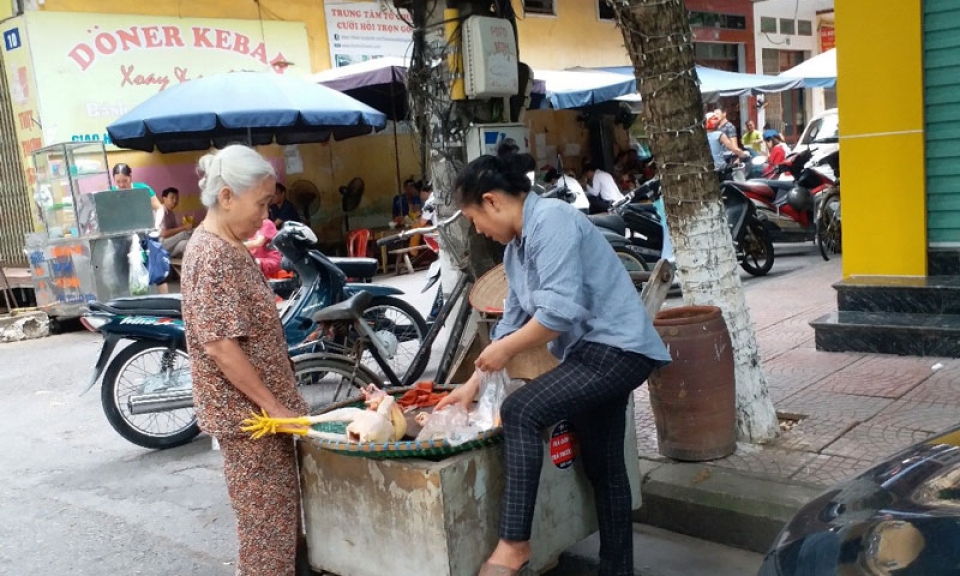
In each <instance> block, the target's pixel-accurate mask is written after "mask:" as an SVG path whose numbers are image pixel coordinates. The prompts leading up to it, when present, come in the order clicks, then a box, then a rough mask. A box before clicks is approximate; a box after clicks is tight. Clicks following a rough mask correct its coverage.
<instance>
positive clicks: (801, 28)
mask: <svg viewBox="0 0 960 576" xmlns="http://www.w3.org/2000/svg"><path fill="white" fill-rule="evenodd" d="M797 34H799V35H800V36H813V22H811V21H810V20H797Z"/></svg>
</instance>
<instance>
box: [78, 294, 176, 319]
mask: <svg viewBox="0 0 960 576" xmlns="http://www.w3.org/2000/svg"><path fill="white" fill-rule="evenodd" d="M181 303H182V300H181V299H180V295H179V294H169V295H163V296H130V297H128V298H115V299H113V300H110V301H109V302H91V303H90V304H89V308H90V309H91V310H93V311H94V312H108V313H110V314H116V315H118V316H158V317H162V318H181V317H182V315H183V314H182V312H181V307H180V305H181Z"/></svg>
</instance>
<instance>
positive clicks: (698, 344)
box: [648, 306, 737, 461]
mask: <svg viewBox="0 0 960 576" xmlns="http://www.w3.org/2000/svg"><path fill="white" fill-rule="evenodd" d="M653 325H654V327H655V328H656V329H657V332H658V333H659V334H660V338H661V339H663V342H664V344H666V345H667V348H668V349H669V350H670V356H671V357H672V358H673V362H672V363H671V364H670V365H669V366H665V367H664V368H661V369H660V370H657V371H655V372H654V373H653V374H652V375H651V376H650V379H649V381H648V382H649V387H650V405H651V408H652V409H653V415H654V418H655V419H656V423H657V439H658V441H659V446H660V453H661V454H663V455H664V456H666V457H668V458H674V459H676V460H691V461H701V460H713V459H715V458H723V457H724V456H729V455H730V454H733V452H734V451H735V450H736V448H737V445H736V442H737V426H736V424H737V414H736V387H735V382H736V381H735V378H734V370H733V346H732V345H731V343H730V333H729V332H728V331H727V325H726V323H725V322H724V321H723V315H722V314H721V312H720V309H719V308H717V307H716V306H681V307H678V308H672V309H669V310H664V311H662V312H660V313H659V314H657V317H656V319H655V320H654V322H653Z"/></svg>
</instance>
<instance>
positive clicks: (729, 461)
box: [710, 444, 816, 480]
mask: <svg viewBox="0 0 960 576" xmlns="http://www.w3.org/2000/svg"><path fill="white" fill-rule="evenodd" d="M815 456H816V455H815V454H810V453H808V452H800V451H797V450H784V449H782V448H777V447H768V446H753V445H749V444H737V452H736V453H735V454H732V455H730V456H728V457H726V458H721V459H719V460H713V461H711V462H710V464H711V465H713V466H718V467H720V468H733V469H735V470H737V471H740V472H743V473H748V474H753V475H756V476H761V477H772V478H779V479H782V480H787V479H789V478H790V477H791V476H793V475H794V474H795V473H796V472H797V471H798V470H800V469H801V468H802V467H803V466H805V465H806V464H807V463H809V462H810V461H811V460H812V459H813V458H814V457H815Z"/></svg>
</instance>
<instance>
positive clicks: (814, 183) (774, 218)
mask: <svg viewBox="0 0 960 576" xmlns="http://www.w3.org/2000/svg"><path fill="white" fill-rule="evenodd" d="M812 155H813V149H810V148H808V149H806V150H803V151H801V152H799V153H796V154H792V155H790V156H788V157H787V159H786V160H785V161H784V162H783V163H782V164H780V165H778V166H776V167H775V174H774V175H775V176H779V175H782V174H788V175H790V176H792V177H793V179H792V180H777V179H770V180H768V179H753V180H748V181H746V182H725V183H724V184H723V187H724V189H733V188H735V189H737V190H738V191H739V192H740V193H742V194H744V195H745V196H746V197H747V198H749V199H750V200H751V202H752V203H753V204H754V206H755V207H756V210H757V214H758V217H759V219H760V221H761V222H762V223H763V227H764V228H765V229H766V230H767V232H768V233H769V235H770V237H771V238H772V240H773V241H774V242H808V241H818V242H819V236H820V235H819V234H818V229H819V228H818V221H819V220H821V219H822V218H819V216H820V215H821V214H822V211H821V206H823V205H824V200H827V199H829V201H828V202H827V204H826V205H827V206H829V207H830V212H829V216H833V215H834V214H836V213H838V212H839V199H840V188H839V184H838V181H837V180H834V179H833V178H831V177H830V176H827V175H826V174H824V172H822V171H821V170H819V169H818V166H820V164H829V165H830V166H831V168H833V172H834V174H838V173H839V150H838V151H835V152H832V153H830V154H828V155H827V156H825V157H824V158H822V159H821V160H819V161H818V162H817V163H814V164H810V165H808V163H809V162H810V159H811V157H812ZM836 251H837V252H838V253H839V245H837V250H836ZM822 252H823V250H822ZM824 256H825V257H826V254H824Z"/></svg>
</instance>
